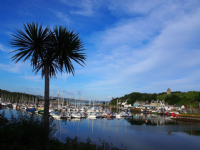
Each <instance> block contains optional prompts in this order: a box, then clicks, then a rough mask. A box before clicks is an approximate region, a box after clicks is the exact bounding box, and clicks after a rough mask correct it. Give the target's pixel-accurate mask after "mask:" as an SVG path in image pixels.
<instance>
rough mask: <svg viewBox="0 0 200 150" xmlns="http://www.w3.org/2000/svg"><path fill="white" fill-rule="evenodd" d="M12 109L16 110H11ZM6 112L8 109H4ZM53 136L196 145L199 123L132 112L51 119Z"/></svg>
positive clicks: (133, 145) (133, 144)
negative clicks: (126, 115) (118, 115)
mask: <svg viewBox="0 0 200 150" xmlns="http://www.w3.org/2000/svg"><path fill="white" fill-rule="evenodd" d="M12 112H13V113H16V110H12ZM6 116H9V111H8V110H6ZM54 123H55V128H56V132H55V135H54V136H55V137H57V138H58V139H59V140H60V141H62V142H65V139H66V138H67V137H68V136H69V137H71V138H74V137H75V136H77V137H80V139H81V141H85V140H86V139H87V138H88V137H90V138H91V140H92V141H93V142H96V143H98V142H99V138H100V139H102V140H105V141H107V142H112V143H113V144H114V145H115V146H118V147H121V146H122V145H125V146H127V149H131V150H132V149H141V150H143V149H152V150H155V149H162V150H165V149H166V150H169V149H177V145H178V147H179V149H197V148H199V146H200V142H199V141H200V125H199V124H190V123H181V122H178V121H175V120H171V119H170V117H167V116H159V115H148V114H146V115H145V114H133V117H131V118H116V119H107V118H99V119H87V118H86V119H69V120H54Z"/></svg>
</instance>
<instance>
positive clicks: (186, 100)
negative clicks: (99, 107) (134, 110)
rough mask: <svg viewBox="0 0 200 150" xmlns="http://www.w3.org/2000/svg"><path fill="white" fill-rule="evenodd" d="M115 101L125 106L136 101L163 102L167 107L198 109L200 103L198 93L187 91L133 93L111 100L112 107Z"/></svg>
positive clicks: (199, 94) (199, 93)
mask: <svg viewBox="0 0 200 150" xmlns="http://www.w3.org/2000/svg"><path fill="white" fill-rule="evenodd" d="M117 100H121V101H122V102H124V101H126V100H127V104H131V105H133V103H135V102H136V100H138V101H146V102H149V103H150V102H151V100H164V101H165V102H166V103H168V104H169V105H174V104H176V105H186V107H189V105H190V104H191V105H192V107H199V102H200V92H199V91H188V92H181V91H174V92H171V94H167V93H166V92H161V93H153V94H151V93H139V92H133V93H130V94H126V95H124V96H122V97H117V98H113V99H112V100H111V104H112V105H116V104H117Z"/></svg>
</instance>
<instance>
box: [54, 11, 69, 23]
mask: <svg viewBox="0 0 200 150" xmlns="http://www.w3.org/2000/svg"><path fill="white" fill-rule="evenodd" d="M54 13H55V15H56V16H57V17H59V18H60V19H61V20H62V21H65V22H66V23H67V24H70V23H72V21H71V20H70V19H69V17H68V15H67V14H65V13H63V12H54Z"/></svg>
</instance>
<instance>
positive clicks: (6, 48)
mask: <svg viewBox="0 0 200 150" xmlns="http://www.w3.org/2000/svg"><path fill="white" fill-rule="evenodd" d="M0 50H1V51H3V52H11V51H12V49H10V48H8V47H6V46H4V45H2V44H1V43H0Z"/></svg>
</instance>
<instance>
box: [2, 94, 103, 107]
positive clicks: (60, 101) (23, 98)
mask: <svg viewBox="0 0 200 150" xmlns="http://www.w3.org/2000/svg"><path fill="white" fill-rule="evenodd" d="M51 98H52V100H50V107H52V106H53V105H54V106H55V105H57V108H58V107H59V106H64V105H67V106H72V105H74V106H75V108H77V107H80V106H83V105H87V106H89V107H94V106H96V105H99V106H100V105H102V101H97V100H91V97H90V96H89V104H88V101H87V100H85V97H82V99H77V96H76V98H72V97H71V96H70V98H64V94H63V97H62V98H60V97H59V92H58V97H57V98H56V99H54V94H53V96H52V97H51ZM1 102H4V103H17V104H19V105H20V104H21V105H22V104H28V105H29V104H32V105H35V107H36V105H39V106H42V105H43V106H44V97H42V98H41V99H39V98H38V97H37V96H33V95H32V96H27V95H23V94H21V95H17V97H16V96H15V98H13V96H12V95H6V94H1ZM105 104H106V101H105Z"/></svg>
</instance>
